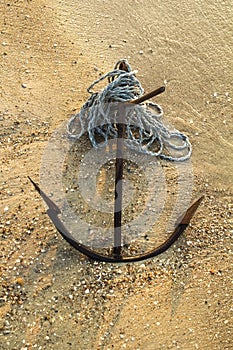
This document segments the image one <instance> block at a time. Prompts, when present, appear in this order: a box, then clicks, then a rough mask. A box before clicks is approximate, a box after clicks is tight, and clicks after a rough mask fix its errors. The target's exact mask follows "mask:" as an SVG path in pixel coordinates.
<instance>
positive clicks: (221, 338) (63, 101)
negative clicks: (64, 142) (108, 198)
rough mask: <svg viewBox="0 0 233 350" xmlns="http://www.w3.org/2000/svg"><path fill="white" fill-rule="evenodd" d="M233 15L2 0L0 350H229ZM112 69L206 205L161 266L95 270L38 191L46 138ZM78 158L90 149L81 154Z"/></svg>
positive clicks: (156, 5) (159, 6) (187, 7)
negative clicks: (152, 118) (149, 99)
mask: <svg viewBox="0 0 233 350" xmlns="http://www.w3.org/2000/svg"><path fill="white" fill-rule="evenodd" d="M232 12H233V10H232V2H231V1H225V2H215V3H213V2H211V1H209V0H208V1H205V2H203V1H198V0H196V1H182V2H180V1H179V2H178V1H167V2H162V1H157V2H153V1H142V0H135V1H128V2H125V1H124V2H123V1H118V2H116V3H114V2H113V3H112V2H111V1H99V0H98V1H96V0H95V1H94V0H91V1H88V2H84V1H79V2H75V1H71V0H70V1H68V0H65V1H59V0H49V1H42V0H40V1H34V0H32V1H30V0H28V1H23V0H14V1H5V0H3V1H1V3H0V23H1V24H0V38H1V40H0V54H1V64H0V69H1V81H0V96H1V105H0V125H1V132H0V137H1V139H0V144H1V149H0V152H1V160H2V162H1V181H0V194H1V209H0V210H1V212H0V213H1V223H0V228H1V301H0V302H1V305H0V317H1V319H0V331H1V336H0V344H1V345H0V348H1V349H3V350H13V349H15V350H19V349H21V350H26V349H28V350H29V349H30V350H31V349H46V350H47V349H56V350H57V349H64V350H66V349H75V350H76V349H82V350H89V349H104V350H107V349H132V350H136V349H140V350H157V349H158V350H159V349H184V350H186V349H206V350H209V349H213V350H214V349H219V350H222V349H224V350H226V349H229V350H230V349H232V344H233V339H232V334H233V326H232V320H233V317H232V313H233V305H232V290H233V287H232V253H233V247H232V233H233V231H232V217H231V214H232V190H233V186H232V184H233V178H232V170H233V156H232V154H233V152H232V150H233V145H232V135H233V126H232V125H233V124H232V119H233V118H232V117H233V115H232V81H233V64H232V48H233V13H232ZM120 58H127V59H129V61H130V63H131V65H132V67H133V68H134V69H138V70H139V75H138V77H139V79H140V80H141V82H142V84H143V86H144V87H145V88H146V91H147V92H148V91H151V90H152V89H154V88H157V87H159V86H161V85H163V83H164V81H166V93H164V94H163V95H161V96H160V97H159V98H157V101H158V102H159V103H160V104H161V105H162V106H163V107H164V110H165V114H166V115H167V116H168V117H169V120H170V121H171V123H172V124H173V125H175V126H176V127H177V128H178V129H179V130H181V131H183V132H185V133H187V134H188V135H189V137H190V140H191V142H192V144H193V149H194V151H193V155H192V165H193V174H194V193H193V195H194V196H195V195H197V194H200V193H204V194H205V201H204V203H203V205H202V206H201V208H200V209H199V211H198V213H197V214H196V216H195V218H194V219H193V221H192V225H191V227H190V228H189V229H188V230H187V231H186V232H185V234H184V235H183V236H182V237H181V238H180V239H179V241H178V242H177V244H175V245H174V246H173V247H172V248H171V249H169V250H168V251H167V252H166V253H164V254H162V255H161V256H159V257H158V258H156V259H151V260H149V261H145V262H143V263H137V264H127V265H111V264H104V263H96V262H91V261H89V260H88V259H86V258H85V257H84V256H82V255H81V254H79V253H78V252H77V251H75V250H74V249H73V248H72V247H70V246H69V245H68V244H67V243H66V242H65V241H64V240H63V239H62V238H61V237H60V236H59V235H58V234H57V233H56V231H55V229H54V228H53V226H52V224H51V222H50V221H49V218H48V217H47V215H46V213H45V208H44V205H43V203H42V201H41V199H40V198H39V196H38V195H37V194H36V193H35V191H34V190H33V188H32V186H31V184H30V183H29V182H28V179H27V176H28V175H30V176H31V177H32V178H33V179H34V180H35V181H37V182H39V170H40V162H41V156H42V154H43V150H44V148H45V146H46V144H47V141H48V139H49V136H50V135H51V133H52V132H53V131H54V130H55V129H56V128H57V127H58V126H59V125H60V124H61V123H62V122H63V121H65V120H68V119H69V117H70V115H71V114H72V113H74V111H77V110H79V109H80V107H81V106H82V104H83V103H84V102H85V100H86V98H87V93H86V88H87V87H88V86H89V85H90V84H91V83H92V81H93V80H95V79H97V78H98V77H99V75H100V74H101V73H104V72H107V71H109V70H110V69H112V67H113V65H114V64H115V62H116V61H117V60H118V59H120ZM84 151H85V150H84Z"/></svg>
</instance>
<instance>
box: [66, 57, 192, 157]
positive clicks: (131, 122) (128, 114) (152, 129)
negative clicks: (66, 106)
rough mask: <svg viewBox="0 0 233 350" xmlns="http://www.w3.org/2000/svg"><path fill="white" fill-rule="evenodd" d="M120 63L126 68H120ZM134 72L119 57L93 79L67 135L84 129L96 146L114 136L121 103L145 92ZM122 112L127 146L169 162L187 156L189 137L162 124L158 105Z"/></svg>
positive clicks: (143, 105) (134, 106) (127, 108)
mask: <svg viewBox="0 0 233 350" xmlns="http://www.w3.org/2000/svg"><path fill="white" fill-rule="evenodd" d="M122 62H123V63H124V65H125V67H126V70H127V71H126V70H122V69H120V68H121V66H120V64H121V63H122ZM136 73H137V71H132V70H131V67H130V65H129V63H128V61H127V60H120V61H118V62H117V63H116V65H115V67H114V70H112V71H110V72H108V73H107V74H105V75H103V76H102V77H100V78H99V79H98V80H96V81H94V82H93V84H92V85H91V86H90V87H89V88H88V89H87V91H88V92H89V93H90V94H91V96H90V97H89V99H88V100H87V102H86V103H85V104H84V105H83V107H82V108H81V110H80V112H79V113H78V114H75V115H74V116H72V117H71V119H70V120H69V122H68V124H67V131H68V135H69V137H70V138H74V139H79V138H80V137H81V136H82V135H83V134H84V133H85V132H86V131H87V132H88V134H89V139H90V141H91V143H92V145H93V147H95V148H98V147H102V146H105V145H106V144H107V142H108V138H117V129H116V127H115V125H116V123H117V122H118V123H119V105H120V103H123V102H126V101H132V100H134V99H137V98H139V97H141V96H142V95H143V93H144V90H143V88H142V86H141V83H140V82H139V80H138V79H137V78H136V76H135V74H136ZM106 78H108V82H109V83H108V85H107V86H106V87H105V88H104V89H103V90H102V91H100V92H93V91H92V89H93V87H94V86H95V85H97V84H98V83H99V82H101V81H103V80H104V79H106ZM124 105H125V104H124ZM128 105H129V104H128ZM124 111H125V113H124V114H125V115H124V124H125V133H126V135H125V136H126V138H125V140H124V142H125V144H126V145H127V146H128V147H130V148H131V149H135V150H136V151H138V152H141V153H145V154H149V155H152V156H156V157H160V158H161V159H166V160H169V161H184V160H187V159H189V158H190V156H191V153H192V146H191V143H190V142H189V139H188V137H187V136H186V135H185V134H183V133H181V132H179V131H178V130H173V131H170V130H169V129H168V127H166V126H165V125H164V124H163V122H162V120H161V117H162V116H163V110H162V108H161V107H160V106H159V105H158V104H156V103H152V102H147V103H143V104H134V105H131V106H127V107H126V108H125V109H124ZM99 136H102V137H103V139H104V142H101V143H100V142H98V141H97V139H98V137H99ZM155 145H156V149H155ZM173 153H175V154H173ZM177 153H178V154H177Z"/></svg>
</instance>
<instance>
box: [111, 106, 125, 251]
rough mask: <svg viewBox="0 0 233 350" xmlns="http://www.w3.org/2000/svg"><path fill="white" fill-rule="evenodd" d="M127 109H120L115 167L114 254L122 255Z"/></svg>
mask: <svg viewBox="0 0 233 350" xmlns="http://www.w3.org/2000/svg"><path fill="white" fill-rule="evenodd" d="M124 113H125V109H124V108H123V106H121V108H120V110H119V123H117V131H118V138H117V151H116V168H115V201H114V250H113V253H114V256H116V257H120V256H121V220H122V179H123V154H124V129H125V125H124V123H123V119H124V117H123V116H124Z"/></svg>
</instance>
